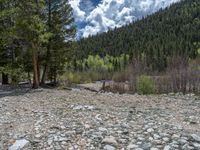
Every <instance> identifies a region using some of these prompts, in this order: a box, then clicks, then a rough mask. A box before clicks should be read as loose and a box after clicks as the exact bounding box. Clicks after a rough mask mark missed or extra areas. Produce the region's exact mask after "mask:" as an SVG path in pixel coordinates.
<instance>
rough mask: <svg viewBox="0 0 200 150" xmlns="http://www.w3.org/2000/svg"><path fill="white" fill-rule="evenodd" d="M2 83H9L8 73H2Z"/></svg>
mask: <svg viewBox="0 0 200 150" xmlns="http://www.w3.org/2000/svg"><path fill="white" fill-rule="evenodd" d="M2 84H8V74H5V73H2Z"/></svg>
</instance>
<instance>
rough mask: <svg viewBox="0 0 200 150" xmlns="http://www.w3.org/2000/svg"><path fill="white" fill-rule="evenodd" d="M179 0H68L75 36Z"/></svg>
mask: <svg viewBox="0 0 200 150" xmlns="http://www.w3.org/2000/svg"><path fill="white" fill-rule="evenodd" d="M177 1H179V0H69V3H70V5H71V7H72V8H73V14H74V18H75V23H76V26H77V37H78V38H81V37H88V36H89V35H95V34H97V33H102V32H106V31H108V30H109V29H114V28H118V27H121V26H124V25H127V24H129V23H132V22H133V21H135V20H138V19H141V18H142V17H144V16H147V15H149V14H152V13H154V12H156V11H158V10H159V9H161V8H165V7H167V6H170V5H171V4H172V3H175V2H177Z"/></svg>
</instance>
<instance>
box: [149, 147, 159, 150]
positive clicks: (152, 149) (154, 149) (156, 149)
mask: <svg viewBox="0 0 200 150" xmlns="http://www.w3.org/2000/svg"><path fill="white" fill-rule="evenodd" d="M150 150H159V149H158V148H155V147H152V148H151V149H150Z"/></svg>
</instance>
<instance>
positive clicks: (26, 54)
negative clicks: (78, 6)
mask: <svg viewBox="0 0 200 150" xmlns="http://www.w3.org/2000/svg"><path fill="white" fill-rule="evenodd" d="M0 7H1V13H0V22H1V26H0V32H1V36H0V58H1V59H0V72H1V73H2V84H9V83H10V84H18V83H19V82H22V81H25V80H28V81H29V82H30V83H33V88H38V87H39V86H42V85H44V84H45V83H46V82H48V83H52V85H62V86H66V84H67V85H68V84H69V83H70V84H71V83H85V82H92V81H97V80H113V81H116V82H125V81H128V82H129V83H130V89H131V91H134V92H136V91H137V89H138V87H141V86H142V87H143V86H145V87H146V84H147V86H148V84H153V87H152V85H150V86H149V87H150V88H151V89H154V86H155V91H156V92H157V93H163V92H172V91H173V92H178V91H182V92H199V90H200V87H199V83H200V77H199V71H200V69H199V64H200V61H199V59H200V1H199V0H182V1H180V2H178V3H175V4H173V5H171V6H170V7H167V8H165V9H160V10H159V11H158V12H156V13H154V14H152V15H149V16H146V17H144V18H143V19H141V20H137V21H135V22H133V23H131V24H129V25H126V26H124V27H121V28H116V29H114V30H109V31H108V32H106V33H99V34H97V35H95V36H90V37H88V38H81V39H80V40H77V39H76V26H75V23H74V18H73V12H72V8H71V7H70V5H69V4H68V3H67V1H66V0H46V1H45V0H40V1H37V0H10V1H8V0H0ZM65 81H66V82H67V83H66V84H65V83H64V82H65ZM140 81H141V83H140ZM138 82H139V83H138ZM143 82H144V83H143ZM146 82H147V83H146ZM137 83H138V85H137ZM140 84H142V85H140ZM143 84H144V85H143ZM115 86H118V85H115ZM112 88H117V89H118V88H119V87H112ZM155 91H154V90H153V91H151V92H150V93H152V92H153V93H155ZM145 93H146V92H145ZM147 93H148V92H147Z"/></svg>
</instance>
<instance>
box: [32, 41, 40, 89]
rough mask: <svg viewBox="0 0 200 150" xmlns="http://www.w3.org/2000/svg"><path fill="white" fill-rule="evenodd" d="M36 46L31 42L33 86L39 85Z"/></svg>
mask: <svg viewBox="0 0 200 150" xmlns="http://www.w3.org/2000/svg"><path fill="white" fill-rule="evenodd" d="M37 57H38V56H37V46H36V45H35V44H34V43H32V65H33V88H35V89H37V88H38V87H39V78H38V58H37Z"/></svg>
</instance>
